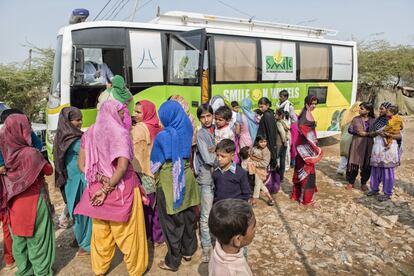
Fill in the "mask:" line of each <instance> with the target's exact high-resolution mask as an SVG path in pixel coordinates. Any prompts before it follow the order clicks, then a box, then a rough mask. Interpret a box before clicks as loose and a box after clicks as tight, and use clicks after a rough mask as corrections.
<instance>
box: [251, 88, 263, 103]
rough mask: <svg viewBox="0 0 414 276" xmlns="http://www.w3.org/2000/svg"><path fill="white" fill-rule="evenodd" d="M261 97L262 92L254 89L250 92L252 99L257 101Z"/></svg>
mask: <svg viewBox="0 0 414 276" xmlns="http://www.w3.org/2000/svg"><path fill="white" fill-rule="evenodd" d="M261 97H262V90H260V89H255V90H253V91H252V99H253V100H254V101H258V100H259V99H260V98H261Z"/></svg>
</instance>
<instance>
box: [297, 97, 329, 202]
mask: <svg viewBox="0 0 414 276" xmlns="http://www.w3.org/2000/svg"><path fill="white" fill-rule="evenodd" d="M317 103H318V100H317V98H316V97H315V96H311V95H308V96H307V97H306V98H305V106H304V108H303V109H302V112H301V113H300V115H299V117H298V128H299V136H298V139H297V141H296V152H297V155H296V159H295V171H294V173H293V180H292V182H293V190H292V195H291V199H293V200H296V201H298V202H299V203H301V204H303V205H310V204H314V203H315V192H317V188H316V175H315V164H316V163H318V162H319V161H320V160H321V159H322V155H323V153H322V149H321V148H319V147H318V146H317V142H318V140H317V137H316V122H315V119H314V118H313V116H312V111H313V110H314V109H315V107H316V104H317Z"/></svg>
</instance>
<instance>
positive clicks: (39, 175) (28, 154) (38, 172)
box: [0, 114, 55, 275]
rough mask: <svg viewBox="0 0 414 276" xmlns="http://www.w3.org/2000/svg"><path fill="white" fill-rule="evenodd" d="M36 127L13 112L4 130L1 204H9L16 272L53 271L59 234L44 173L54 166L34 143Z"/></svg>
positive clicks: (1, 134) (1, 136)
mask: <svg viewBox="0 0 414 276" xmlns="http://www.w3.org/2000/svg"><path fill="white" fill-rule="evenodd" d="M31 132H32V129H31V127H30V122H29V120H28V118H27V117H26V116H25V115H21V114H13V115H10V116H9V117H8V118H7V119H6V121H5V123H4V126H3V128H2V129H1V130H0V149H1V152H2V153H3V157H4V164H5V167H6V175H4V176H3V185H2V187H1V200H0V203H1V208H7V209H8V212H9V219H10V224H9V225H10V230H11V235H12V239H13V245H12V247H13V257H14V259H15V261H16V265H17V272H16V275H53V271H52V266H53V263H54V262H55V234H54V226H53V221H52V216H51V210H50V209H49V206H48V202H49V199H48V194H47V189H46V187H45V186H46V182H45V178H44V175H51V174H52V172H53V168H52V166H51V165H50V164H49V163H47V161H46V160H45V159H44V158H43V156H42V154H41V153H40V152H39V151H38V150H36V149H34V148H33V147H32V139H31Z"/></svg>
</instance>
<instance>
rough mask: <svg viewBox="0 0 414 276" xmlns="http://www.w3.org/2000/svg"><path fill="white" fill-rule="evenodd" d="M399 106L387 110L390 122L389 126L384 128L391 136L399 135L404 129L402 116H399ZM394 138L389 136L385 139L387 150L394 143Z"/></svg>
mask: <svg viewBox="0 0 414 276" xmlns="http://www.w3.org/2000/svg"><path fill="white" fill-rule="evenodd" d="M398 111H399V110H398V106H396V105H392V106H390V107H389V108H388V110H387V117H388V118H390V119H389V120H388V123H387V125H386V126H385V128H384V132H385V133H387V134H391V135H396V134H399V133H400V131H401V130H402V129H403V128H404V124H403V120H402V118H401V116H400V115H398ZM392 140H393V139H392V137H390V136H388V137H386V138H384V144H385V150H388V149H389V148H390V146H391V143H392Z"/></svg>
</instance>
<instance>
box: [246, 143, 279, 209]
mask: <svg viewBox="0 0 414 276" xmlns="http://www.w3.org/2000/svg"><path fill="white" fill-rule="evenodd" d="M269 162H270V151H269V149H268V148H267V139H266V138H265V137H264V136H261V135H257V137H256V141H255V145H254V147H253V148H252V150H251V152H250V162H249V173H250V174H254V175H255V179H254V191H253V199H252V205H255V204H256V199H257V198H259V195H260V190H263V192H264V194H265V196H266V197H267V199H268V201H267V204H268V205H269V206H273V205H274V201H273V198H272V196H271V195H270V193H269V191H268V190H267V188H266V186H265V185H264V183H263V181H265V180H266V178H267V167H268V166H269Z"/></svg>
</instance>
